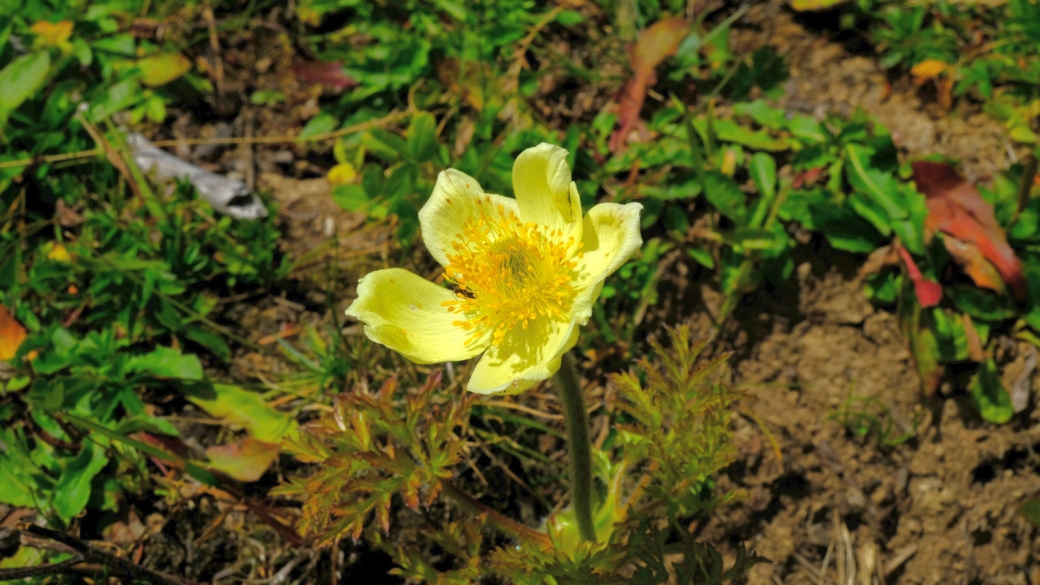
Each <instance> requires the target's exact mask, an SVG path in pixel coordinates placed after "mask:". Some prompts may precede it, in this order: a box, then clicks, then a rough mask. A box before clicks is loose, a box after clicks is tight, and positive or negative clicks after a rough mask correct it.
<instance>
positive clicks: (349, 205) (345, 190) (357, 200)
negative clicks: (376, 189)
mask: <svg viewBox="0 0 1040 585" xmlns="http://www.w3.org/2000/svg"><path fill="white" fill-rule="evenodd" d="M332 200H333V201H335V202H336V205H339V206H340V207H342V208H343V209H346V210H347V211H352V212H357V211H361V210H363V209H365V208H366V207H367V206H368V204H369V199H368V193H366V192H365V188H364V186H362V185H355V184H352V183H350V184H346V185H336V188H335V189H333V190H332Z"/></svg>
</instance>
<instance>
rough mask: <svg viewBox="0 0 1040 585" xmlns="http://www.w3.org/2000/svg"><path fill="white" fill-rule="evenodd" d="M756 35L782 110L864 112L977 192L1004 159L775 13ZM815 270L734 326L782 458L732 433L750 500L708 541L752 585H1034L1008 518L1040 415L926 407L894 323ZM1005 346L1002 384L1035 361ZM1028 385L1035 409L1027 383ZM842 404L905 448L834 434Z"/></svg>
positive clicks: (1032, 567)
mask: <svg viewBox="0 0 1040 585" xmlns="http://www.w3.org/2000/svg"><path fill="white" fill-rule="evenodd" d="M749 20H750V21H751V22H753V23H755V24H756V25H757V27H758V28H759V30H758V31H754V30H746V31H745V34H746V35H747V37H746V38H745V37H738V38H740V39H741V40H740V41H738V43H739V42H747V43H749V45H756V44H761V43H768V44H772V45H773V46H775V47H776V48H777V49H778V50H779V51H780V52H781V53H782V54H786V55H788V56H789V59H790V65H791V72H792V77H791V79H790V80H789V82H788V85H787V89H788V93H787V95H786V97H785V101H786V105H787V107H788V108H789V109H796V110H800V111H807V112H812V113H815V114H817V115H822V114H823V113H825V112H827V111H833V112H838V113H846V114H847V113H851V111H852V110H854V109H855V108H856V107H862V108H864V109H865V110H867V112H868V113H870V114H872V115H875V116H877V118H878V119H879V120H880V121H881V122H882V123H883V124H885V125H886V126H887V127H889V128H890V129H892V131H893V134H894V136H895V138H896V142H897V144H899V145H900V146H901V148H903V149H904V151H905V154H907V155H910V156H912V155H920V154H930V153H942V154H945V155H948V156H950V157H954V158H957V159H959V160H961V161H962V163H963V166H964V169H965V171H966V173H967V174H968V176H969V177H972V178H976V179H984V178H986V177H988V176H990V175H992V174H993V173H994V172H996V171H998V170H1000V169H1003V168H1005V167H1006V165H1007V164H1009V162H1011V161H1010V160H1009V157H1013V156H1015V154H1014V152H1013V150H1012V149H1011V148H1010V146H1009V144H1008V143H1007V142H1006V140H1005V138H1004V137H1003V132H1002V129H1001V128H1000V126H999V125H998V124H997V123H996V122H993V121H992V120H990V119H988V118H987V117H985V115H983V114H982V113H980V112H977V111H973V107H972V106H971V105H970V104H961V105H960V106H959V108H958V110H957V111H955V112H950V113H947V112H944V111H943V110H942V109H941V108H940V107H939V106H938V104H937V103H935V101H934V99H932V97H933V96H930V95H929V92H928V91H927V89H917V88H915V87H913V86H912V85H911V84H909V83H908V82H907V81H906V80H896V81H895V82H894V84H893V87H892V88H891V91H890V90H888V89H886V82H887V77H886V74H885V72H884V71H882V70H880V69H879V68H878V66H877V64H876V62H875V61H874V60H873V58H871V56H870V55H855V54H852V53H850V52H849V50H848V48H847V47H846V46H843V45H842V44H840V43H838V42H836V41H835V40H831V39H827V38H823V37H820V36H817V35H814V34H813V33H812V32H811V31H809V30H807V29H806V28H805V26H803V24H801V23H799V22H797V21H796V19H795V18H794V17H793V16H792V15H791V14H790V13H789V12H787V11H785V10H783V9H780V8H778V7H776V6H774V5H769V6H762V7H759V8H757V9H756V10H754V11H752V13H751V14H750V16H749ZM889 91H890V93H889ZM886 94H887V95H886ZM814 244H816V243H815V242H813V243H811V244H810V245H814ZM808 259H809V260H811V263H805V264H802V265H801V266H800V267H799V268H798V270H797V283H796V285H795V286H792V287H791V288H790V289H786V288H785V289H783V290H774V291H768V290H761V291H759V292H757V293H754V294H753V295H751V296H749V297H748V298H747V299H745V301H744V302H743V304H742V308H741V309H738V311H737V313H736V315H735V316H734V317H735V320H736V322H737V324H736V325H735V327H736V328H737V330H739V333H738V334H737V335H736V338H737V345H738V350H739V352H740V354H743V355H739V354H738V355H739V357H738V359H737V361H736V362H735V364H734V369H735V374H736V380H737V382H739V383H743V384H748V385H750V391H751V392H752V395H753V396H754V403H753V404H752V405H751V409H752V411H753V412H754V413H756V414H757V416H758V417H760V418H761V419H762V420H763V421H765V423H766V424H767V426H768V427H769V428H771V429H772V430H773V432H774V433H775V435H776V437H777V439H778V441H779V443H780V447H781V450H782V453H783V457H784V458H783V461H782V462H781V461H779V460H778V459H777V458H776V456H775V455H774V454H773V453H772V450H771V449H770V448H769V445H768V443H765V442H764V441H763V439H762V437H761V434H760V433H759V432H758V429H757V427H756V426H755V425H753V424H752V423H750V422H748V420H746V419H745V420H743V421H741V422H739V425H740V428H739V429H738V440H739V441H740V442H741V447H742V448H741V451H742V452H744V453H746V454H747V456H746V458H744V459H743V460H741V461H738V462H737V463H736V464H734V465H733V466H732V468H731V469H730V472H729V474H728V482H729V484H728V486H729V487H731V488H735V489H742V490H746V493H747V500H746V504H742V505H736V506H732V507H730V508H728V510H727V511H724V512H723V513H722V514H721V515H720V516H719V517H717V518H716V519H714V520H713V521H712V522H711V523H710V524H709V525H708V526H707V527H705V528H704V533H705V535H706V536H708V537H709V538H712V537H714V538H730V539H733V540H738V541H745V542H749V543H753V544H754V547H755V550H756V551H757V552H758V553H759V554H761V555H763V556H765V557H768V558H769V559H771V560H772V561H773V563H772V564H764V565H759V566H757V567H755V568H754V570H753V572H752V574H751V575H750V579H749V583H753V584H766V583H808V584H819V583H834V582H837V583H845V582H848V583H852V582H856V583H869V582H870V581H869V578H870V575H871V574H874V575H878V576H880V577H881V579H880V582H882V583H908V584H909V583H913V584H916V583H922V584H923V583H1009V584H1010V583H1016V584H1018V583H1021V584H1026V583H1040V558H1038V556H1037V551H1040V534H1038V530H1037V529H1036V528H1035V527H1033V526H1032V525H1030V524H1029V523H1028V522H1026V521H1025V520H1023V519H1022V518H1021V517H1019V516H1018V515H1017V509H1018V507H1019V506H1020V505H1021V504H1022V503H1024V502H1025V501H1026V500H1028V499H1029V498H1030V497H1034V496H1035V495H1036V494H1037V493H1038V491H1040V455H1038V454H1037V449H1038V448H1040V427H1038V426H1037V422H1038V419H1040V409H1038V408H1037V406H1036V403H1035V400H1034V401H1033V402H1032V403H1031V405H1030V407H1029V408H1028V409H1027V410H1026V411H1025V412H1023V413H1021V414H1020V415H1019V416H1018V417H1017V418H1016V419H1015V420H1014V421H1013V422H1012V423H1010V424H1008V425H1004V426H994V425H990V424H987V423H984V422H982V421H980V420H979V418H978V415H977V414H976V413H975V410H974V407H973V405H972V404H971V401H970V397H968V396H967V395H965V394H964V392H963V390H962V388H963V383H961V384H960V385H957V384H950V383H949V382H948V383H946V384H944V386H943V388H942V390H941V393H942V394H943V395H942V396H939V397H937V398H935V399H933V400H922V398H921V395H920V390H919V383H918V380H917V377H916V374H915V371H914V367H913V365H912V363H911V361H910V355H909V352H908V350H907V349H906V344H905V342H904V340H903V337H902V335H901V333H900V331H899V328H898V323H897V320H896V317H895V315H894V314H893V313H892V312H891V311H889V310H886V309H879V308H875V307H873V306H871V305H870V304H869V303H868V302H867V301H866V300H865V298H864V296H863V293H862V287H861V285H860V284H859V283H858V282H856V280H855V276H854V274H855V270H856V268H857V266H858V261H857V260H856V259H855V258H852V257H849V256H848V255H845V254H842V253H840V252H834V251H832V250H828V249H826V247H825V246H820V249H817V250H815V251H813V252H812V255H811V256H810V257H809V258H808ZM705 301H706V302H707V304H708V305H709V307H710V305H711V301H710V299H709V298H708V297H706V298H705ZM741 340H744V342H743V343H741ZM1004 346H1005V347H1004V348H1003V349H1004V350H1005V351H1004V352H1003V353H1004V355H1003V358H1002V361H1003V362H1004V363H1005V364H1007V365H1006V367H1005V368H1004V379H1005V383H1006V384H1011V383H1014V382H1015V381H1018V377H1019V376H1021V375H1022V374H1023V368H1022V364H1023V363H1024V362H1025V361H1026V357H1025V356H1026V355H1027V354H1028V352H1029V351H1031V350H1030V349H1029V348H1028V347H1019V346H1016V345H1015V344H1014V342H1010V341H1009V342H1007V343H1006V344H1004ZM1025 375H1026V376H1029V375H1030V372H1029V371H1026V372H1025ZM1027 383H1031V384H1032V390H1033V394H1034V395H1035V393H1036V391H1037V390H1038V386H1040V384H1038V383H1037V379H1036V378H1035V377H1033V378H1032V379H1031V382H1027ZM850 396H856V397H872V398H873V399H876V400H877V401H878V403H879V404H880V405H883V408H880V409H875V412H880V411H882V410H884V409H887V410H888V414H887V416H888V417H890V419H889V420H891V422H892V424H893V426H894V428H893V430H892V436H899V435H902V434H903V433H904V432H905V431H911V432H913V438H911V439H909V440H908V441H907V442H905V443H903V444H901V445H894V446H891V447H886V446H884V445H882V443H881V441H880V439H879V438H878V436H877V435H876V434H875V435H873V436H868V437H860V436H857V435H856V434H855V433H852V432H850V431H849V430H848V429H847V428H846V427H845V426H843V425H842V424H841V423H840V422H838V420H835V415H836V414H837V413H839V412H841V409H842V405H843V404H844V403H845V402H846V400H847V399H848V398H849V397H850ZM915 422H916V431H914V429H915ZM709 535H710V536H709ZM846 579H847V580H846Z"/></svg>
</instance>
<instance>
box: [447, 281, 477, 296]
mask: <svg viewBox="0 0 1040 585" xmlns="http://www.w3.org/2000/svg"><path fill="white" fill-rule="evenodd" d="M448 288H450V289H451V292H452V294H454V295H455V299H456V300H458V298H459V295H462V296H463V297H464V298H467V299H475V298H477V295H476V294H474V293H473V291H471V290H469V289H468V288H467V287H465V286H464V285H461V284H459V283H457V282H452V283H449V284H448Z"/></svg>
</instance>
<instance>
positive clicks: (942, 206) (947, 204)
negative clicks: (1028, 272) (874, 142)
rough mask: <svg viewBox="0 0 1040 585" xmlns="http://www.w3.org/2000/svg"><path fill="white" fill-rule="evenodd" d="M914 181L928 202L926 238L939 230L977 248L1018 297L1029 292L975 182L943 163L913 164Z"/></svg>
mask: <svg viewBox="0 0 1040 585" xmlns="http://www.w3.org/2000/svg"><path fill="white" fill-rule="evenodd" d="M913 169H914V182H915V183H917V190H918V191H920V192H921V193H923V194H924V196H925V199H926V204H927V205H928V217H927V218H926V219H925V224H924V229H925V237H926V238H931V236H932V235H933V234H934V233H935V232H937V231H941V232H943V233H945V234H949V235H951V236H954V237H956V238H957V239H958V240H961V241H962V242H965V243H968V244H971V245H973V246H975V247H976V248H978V250H979V252H980V253H981V254H982V256H983V257H984V258H986V259H987V260H989V261H990V262H992V263H993V265H994V266H995V267H996V269H997V272H999V273H1000V276H1001V278H1003V279H1004V282H1005V283H1007V285H1008V286H1010V287H1011V290H1012V291H1013V292H1014V293H1015V298H1016V299H1018V300H1023V299H1025V297H1026V295H1027V294H1028V292H1027V289H1026V281H1025V276H1024V275H1023V273H1022V262H1021V260H1019V259H1018V256H1016V255H1015V251H1014V250H1013V249H1011V245H1010V244H1008V241H1007V237H1006V236H1005V235H1004V229H1003V228H1001V227H1000V225H999V224H998V223H997V219H996V217H995V216H994V215H993V207H992V206H990V204H989V203H987V202H986V201H985V200H984V199H983V198H982V196H981V195H979V191H978V189H976V188H975V185H973V184H971V183H970V182H968V181H966V180H965V179H964V177H962V176H961V175H960V173H958V172H957V171H956V170H955V169H954V168H953V167H951V166H950V165H947V164H944V163H936V162H929V161H918V162H915V163H913Z"/></svg>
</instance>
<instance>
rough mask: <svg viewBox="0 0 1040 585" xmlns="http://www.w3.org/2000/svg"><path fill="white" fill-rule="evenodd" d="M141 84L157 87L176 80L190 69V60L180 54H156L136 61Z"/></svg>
mask: <svg viewBox="0 0 1040 585" xmlns="http://www.w3.org/2000/svg"><path fill="white" fill-rule="evenodd" d="M137 68H138V69H140V70H141V83H142V84H143V85H146V86H148V87H159V86H161V85H166V84H167V83H169V82H171V81H173V80H174V79H177V78H178V77H180V76H181V75H184V74H185V73H187V72H188V70H190V69H191V59H188V58H187V57H185V56H184V55H182V54H180V53H157V54H155V55H149V56H147V57H143V58H141V59H138V60H137Z"/></svg>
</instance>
